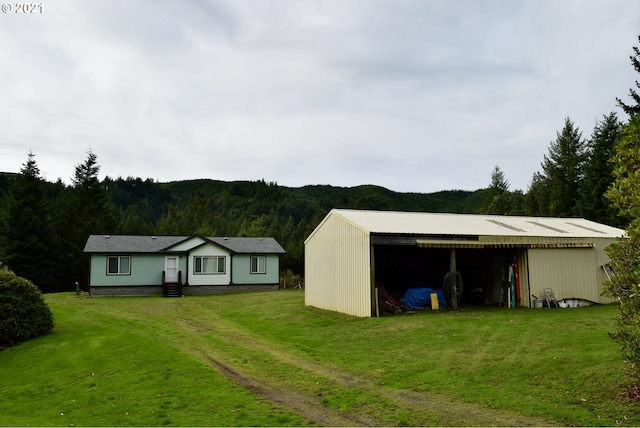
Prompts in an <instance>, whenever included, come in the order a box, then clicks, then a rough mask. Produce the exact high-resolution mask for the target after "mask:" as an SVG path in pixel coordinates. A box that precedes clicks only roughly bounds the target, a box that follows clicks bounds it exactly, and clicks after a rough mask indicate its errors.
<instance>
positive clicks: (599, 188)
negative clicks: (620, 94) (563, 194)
mask: <svg viewBox="0 0 640 428" xmlns="http://www.w3.org/2000/svg"><path fill="white" fill-rule="evenodd" d="M621 128H622V124H621V123H620V121H619V120H618V117H617V116H616V114H615V113H610V114H608V115H605V116H604V117H603V118H602V120H600V121H599V122H598V123H596V126H595V128H594V129H593V133H592V134H591V139H590V140H589V142H588V144H587V146H588V153H589V157H588V160H587V162H586V164H585V167H584V179H583V180H582V183H581V186H580V198H579V200H580V203H579V204H578V206H579V214H580V215H581V216H582V217H585V218H587V219H589V220H593V221H597V222H599V223H605V224H609V225H612V226H623V221H622V220H621V219H620V217H618V215H617V210H615V209H614V208H613V207H612V206H611V202H610V201H609V200H608V199H607V198H606V197H605V193H606V192H607V190H608V189H609V187H610V186H611V184H612V183H613V180H614V178H613V163H612V161H611V158H612V156H613V154H614V153H615V147H616V140H617V139H618V137H619V135H620V131H621Z"/></svg>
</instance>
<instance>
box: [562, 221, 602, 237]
mask: <svg viewBox="0 0 640 428" xmlns="http://www.w3.org/2000/svg"><path fill="white" fill-rule="evenodd" d="M567 224H570V225H571V226H575V227H579V228H580V229H585V230H590V231H591V232H596V233H600V234H602V235H604V234H605V233H606V232H603V231H601V230H597V229H593V228H591V227H587V226H583V225H581V224H577V223H571V222H570V221H568V222H567Z"/></svg>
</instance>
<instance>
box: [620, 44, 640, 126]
mask: <svg viewBox="0 0 640 428" xmlns="http://www.w3.org/2000/svg"><path fill="white" fill-rule="evenodd" d="M638 41H639V42H640V36H638ZM629 59H631V65H633V68H634V69H635V70H636V71H637V72H638V73H640V48H638V47H637V46H634V47H633V55H631V56H629ZM636 88H638V89H640V82H638V81H637V80H636ZM629 96H630V97H631V99H632V100H633V102H634V103H635V104H627V103H625V102H623V101H622V100H621V99H620V98H616V101H617V102H618V106H619V107H620V108H621V109H622V110H624V112H625V113H627V114H628V115H629V116H630V117H633V116H635V115H637V114H638V113H640V94H638V93H637V92H636V90H635V89H633V88H631V89H629Z"/></svg>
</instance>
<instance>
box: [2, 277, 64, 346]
mask: <svg viewBox="0 0 640 428" xmlns="http://www.w3.org/2000/svg"><path fill="white" fill-rule="evenodd" d="M53 325H54V320H53V314H52V313H51V309H49V306H47V304H46V303H45V301H44V299H43V297H42V293H41V292H40V290H39V289H38V287H36V286H35V285H33V283H32V282H31V281H29V280H27V279H25V278H22V277H20V276H18V275H16V274H15V273H13V272H12V271H11V270H9V268H8V267H6V266H0V346H9V345H15V344H17V343H20V342H23V341H25V340H28V339H31V338H34V337H38V336H42V335H45V334H48V333H49V332H51V330H52V329H53Z"/></svg>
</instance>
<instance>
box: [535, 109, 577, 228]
mask: <svg viewBox="0 0 640 428" xmlns="http://www.w3.org/2000/svg"><path fill="white" fill-rule="evenodd" d="M586 159H587V153H586V143H585V141H584V140H583V139H582V134H581V133H580V131H579V130H578V128H577V127H576V126H575V125H574V123H573V122H572V121H571V119H569V118H568V117H567V118H566V119H565V122H564V127H563V128H562V131H561V132H558V133H557V138H556V141H553V142H551V144H550V146H549V154H548V155H545V156H544V161H543V162H542V174H541V180H540V189H537V190H539V191H540V192H542V195H539V196H540V198H539V200H538V202H541V201H542V200H544V199H547V201H548V207H542V206H539V208H540V209H541V211H542V213H543V214H545V215H551V216H554V217H569V216H572V215H575V212H576V203H577V199H578V189H579V187H580V182H581V181H582V178H583V169H584V164H585V162H586ZM545 193H546V195H545Z"/></svg>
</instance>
